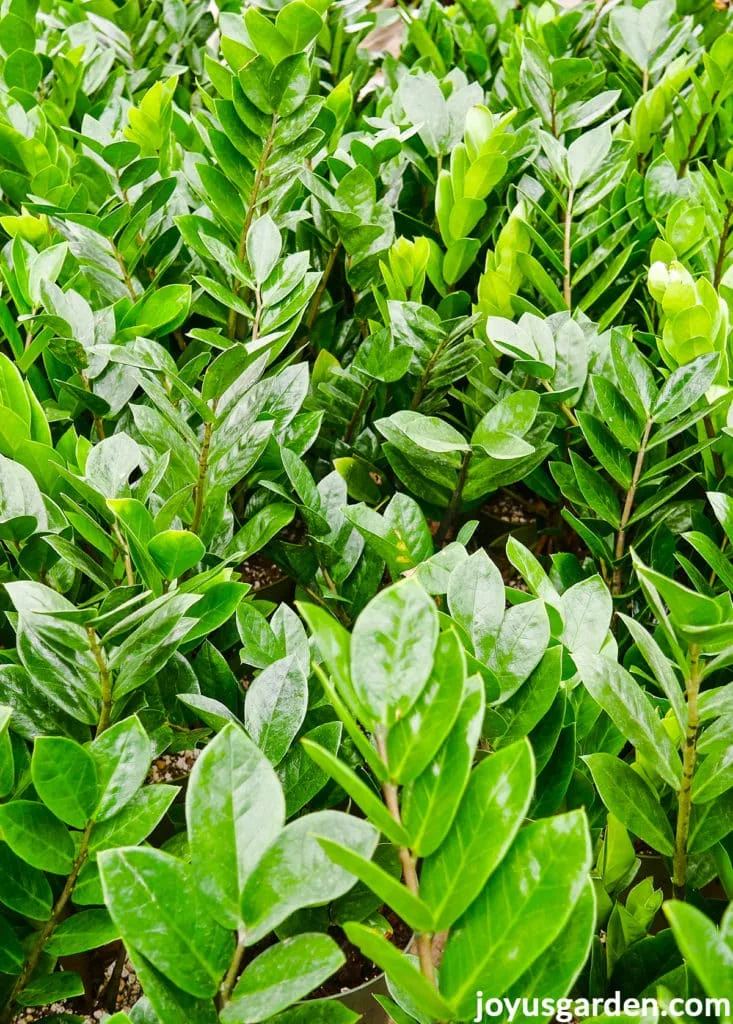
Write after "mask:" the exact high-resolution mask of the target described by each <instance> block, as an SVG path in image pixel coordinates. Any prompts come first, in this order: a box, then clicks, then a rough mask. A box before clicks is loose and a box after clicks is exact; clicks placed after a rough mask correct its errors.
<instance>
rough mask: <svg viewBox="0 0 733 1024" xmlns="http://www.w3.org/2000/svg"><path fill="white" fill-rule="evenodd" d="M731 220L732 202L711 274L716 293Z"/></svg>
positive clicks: (732, 215)
mask: <svg viewBox="0 0 733 1024" xmlns="http://www.w3.org/2000/svg"><path fill="white" fill-rule="evenodd" d="M731 220H733V202H731V203H728V206H727V209H726V214H725V219H724V221H723V230H722V231H721V232H720V245H719V246H718V258H717V259H716V261H715V273H714V274H713V288H715V290H716V291H717V290H718V288H719V287H720V280H721V278H722V276H723V263H724V262H725V250H726V248H727V245H728V235H729V234H730V229H731Z"/></svg>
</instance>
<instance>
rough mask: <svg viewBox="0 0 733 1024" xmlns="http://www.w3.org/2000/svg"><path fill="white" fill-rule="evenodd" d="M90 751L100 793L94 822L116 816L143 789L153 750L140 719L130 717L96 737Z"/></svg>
mask: <svg viewBox="0 0 733 1024" xmlns="http://www.w3.org/2000/svg"><path fill="white" fill-rule="evenodd" d="M91 752H92V755H93V757H94V760H95V763H96V765H97V779H98V782H99V792H100V794H101V796H100V798H99V804H98V805H97V809H96V810H95V812H94V820H95V821H105V820H106V819H107V818H111V817H112V815H113V814H118V813H119V812H120V811H121V810H122V808H123V807H124V806H125V805H126V804H128V803H129V802H130V800H132V798H133V797H134V796H135V794H136V793H137V791H138V789H139V788H140V786H142V784H143V782H144V781H145V776H146V775H147V774H148V768H149V767H150V760H151V756H152V747H151V744H150V739H149V737H148V735H147V733H146V732H145V730H144V729H143V727H142V725H141V723H140V720H139V719H138V718H137V717H136V716H132V717H131V718H124V719H123V720H122V721H121V722H117V723H116V724H115V725H113V726H110V728H109V729H107V730H106V731H105V732H103V733H102V735H101V736H98V737H97V739H95V741H94V743H92V746H91Z"/></svg>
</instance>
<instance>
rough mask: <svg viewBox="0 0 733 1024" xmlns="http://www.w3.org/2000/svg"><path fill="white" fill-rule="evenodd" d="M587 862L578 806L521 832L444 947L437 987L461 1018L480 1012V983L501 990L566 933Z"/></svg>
mask: <svg viewBox="0 0 733 1024" xmlns="http://www.w3.org/2000/svg"><path fill="white" fill-rule="evenodd" d="M590 860H591V847H590V837H589V835H588V827H587V825H586V822H585V816H584V814H583V813H582V812H580V811H572V812H571V813H569V814H560V815H558V816H557V817H555V818H550V819H547V820H543V821H538V822H535V823H534V824H532V825H528V826H527V828H525V829H522V830H521V831H520V832H519V834H518V835H517V838H516V839H515V841H514V843H513V845H512V847H511V849H510V851H509V853H508V855H507V856H506V857H505V858H504V860H503V861H502V863H501V865H500V867H499V868H498V869H497V870H496V871H495V872H494V873H493V875H492V876H491V877H490V878H489V881H488V882H487V884H486V886H485V887H484V889H483V890H482V892H481V895H480V896H479V897H478V899H476V900H475V901H474V902H473V903H472V904H471V906H470V907H469V908H468V910H467V911H466V913H465V914H464V915H463V917H462V918H460V919H459V921H458V922H457V924H456V926H455V928H454V929H453V930H452V931H451V934H450V936H449V938H448V942H447V944H446V947H445V952H444V954H443V962H442V967H441V977H440V987H441V992H442V993H443V995H444V996H445V998H446V999H448V1000H449V1001H450V1002H451V1003H453V1004H454V1005H455V1007H456V1011H457V1014H458V1016H459V1019H463V1018H465V1017H469V1016H473V1015H474V1014H475V1006H476V990H477V988H479V987H480V988H481V989H482V990H483V991H487V992H491V993H500V994H502V995H503V994H504V993H505V992H506V991H507V989H508V988H509V987H510V986H511V985H512V984H514V982H515V981H516V980H517V979H518V978H519V977H521V975H522V974H523V973H524V972H525V971H526V970H527V968H529V967H530V965H531V964H532V963H533V962H534V961H535V960H536V959H537V957H538V956H540V954H541V953H543V952H544V950H546V949H547V948H548V947H549V946H550V944H551V943H553V942H554V941H555V940H556V938H557V937H558V936H559V935H560V934H561V933H562V931H563V928H564V927H565V924H566V922H567V920H568V918H569V917H570V914H571V912H572V909H573V906H574V905H575V904H576V903H577V901H578V899H579V898H580V896H581V894H582V893H583V890H584V889H585V886H586V884H587V881H588V870H589V868H590ZM518 880H521V882H520V884H517V882H518Z"/></svg>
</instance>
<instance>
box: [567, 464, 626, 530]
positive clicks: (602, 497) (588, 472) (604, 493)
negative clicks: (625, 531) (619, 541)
mask: <svg viewBox="0 0 733 1024" xmlns="http://www.w3.org/2000/svg"><path fill="white" fill-rule="evenodd" d="M570 461H571V463H572V467H573V471H574V472H575V477H576V479H577V481H578V487H579V488H580V490H581V492H582V494H583V498H584V499H585V503H586V505H587V506H588V508H592V509H593V511H594V512H595V513H596V515H597V516H598V517H599V518H600V519H602V520H603V521H604V522H606V523H608V524H609V525H610V526H612V527H613V528H614V529H615V530H617V529H618V528H619V526H620V525H621V507H620V505H619V500H618V497H617V495H616V492H615V491H614V489H613V487H612V486H611V485H610V484H609V483H608V481H607V480H606V479H604V477H602V476H601V474H600V473H599V472H598V471H597V470H595V469H593V467H592V466H589V465H588V463H587V462H586V461H585V459H583V458H581V456H580V455H578V454H577V452H571V453H570Z"/></svg>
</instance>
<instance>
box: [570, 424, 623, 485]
mask: <svg viewBox="0 0 733 1024" xmlns="http://www.w3.org/2000/svg"><path fill="white" fill-rule="evenodd" d="M577 416H578V422H579V423H580V428H581V430H582V431H583V434H584V436H585V439H586V441H587V442H588V447H589V448H590V450H591V451H592V452H593V454H594V455H595V457H596V458H597V459H598V461H599V462H600V464H601V466H602V467H603V468H604V469H605V471H606V472H607V473H608V475H609V476H610V477H611V479H612V480H614V482H615V483H617V484H620V485H621V487H623V488H624V489H626V490H628V489H629V487H630V486H631V464H630V462H629V457H628V456H627V455H626V453H625V452H624V450H623V448H622V447H621V445H620V444H618V443H617V442H616V440H615V439H614V437H613V434H610V433H609V432H608V429H607V428H606V426H605V424H603V423H601V421H600V420H597V419H596V417H595V416H591V414H590V413H587V412H582V411H580V412H578V414H577ZM578 482H579V483H580V481H578ZM581 489H582V486H581Z"/></svg>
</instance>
